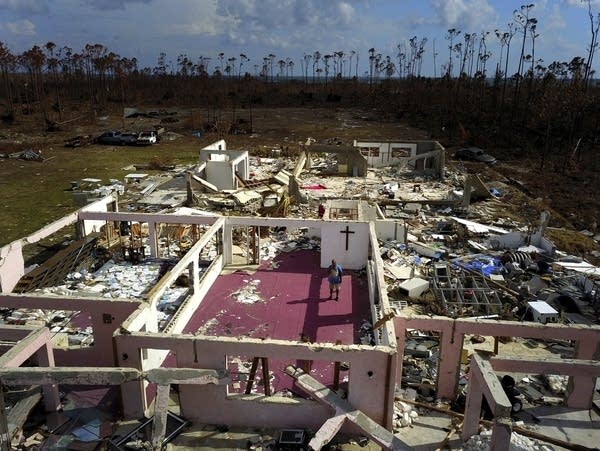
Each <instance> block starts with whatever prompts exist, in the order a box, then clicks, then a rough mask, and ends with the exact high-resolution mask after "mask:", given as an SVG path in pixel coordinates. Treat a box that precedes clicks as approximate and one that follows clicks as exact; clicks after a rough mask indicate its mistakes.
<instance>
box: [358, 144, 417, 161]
mask: <svg viewBox="0 0 600 451" xmlns="http://www.w3.org/2000/svg"><path fill="white" fill-rule="evenodd" d="M354 147H359V148H360V147H377V148H378V149H379V155H378V156H374V155H370V156H366V155H364V156H365V158H366V159H367V164H368V165H369V166H372V167H382V166H389V165H393V164H397V163H400V162H401V161H402V160H403V158H392V149H393V148H396V147H402V148H405V149H410V156H411V157H414V156H415V155H416V154H417V144H416V143H403V142H377V141H354Z"/></svg>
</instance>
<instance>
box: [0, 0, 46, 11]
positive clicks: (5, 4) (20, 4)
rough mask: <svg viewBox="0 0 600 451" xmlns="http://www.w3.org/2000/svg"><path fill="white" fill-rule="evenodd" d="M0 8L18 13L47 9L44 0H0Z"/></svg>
mask: <svg viewBox="0 0 600 451" xmlns="http://www.w3.org/2000/svg"><path fill="white" fill-rule="evenodd" d="M0 10H8V11H15V12H19V13H28V14H30V13H34V14H37V13H44V12H47V11H48V3H47V1H46V0H0Z"/></svg>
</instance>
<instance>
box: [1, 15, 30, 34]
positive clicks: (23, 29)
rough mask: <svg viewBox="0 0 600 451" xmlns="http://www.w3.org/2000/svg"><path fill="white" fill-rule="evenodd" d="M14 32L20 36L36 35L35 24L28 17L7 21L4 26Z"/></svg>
mask: <svg viewBox="0 0 600 451" xmlns="http://www.w3.org/2000/svg"><path fill="white" fill-rule="evenodd" d="M3 28H6V29H7V30H8V31H9V32H11V33H12V34H16V35H20V36H35V25H34V24H33V22H31V21H30V20H28V19H23V20H17V21H16V22H6V23H5V24H4V27H3Z"/></svg>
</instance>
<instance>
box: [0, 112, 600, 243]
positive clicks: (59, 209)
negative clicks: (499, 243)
mask: <svg viewBox="0 0 600 451" xmlns="http://www.w3.org/2000/svg"><path fill="white" fill-rule="evenodd" d="M177 111H178V115H177V118H178V119H179V121H178V122H176V123H173V124H167V125H166V129H167V131H168V132H174V133H176V134H177V135H176V136H177V139H174V140H163V141H161V142H160V143H159V144H157V145H155V146H151V147H114V146H101V145H90V146H86V147H80V148H75V149H72V148H66V147H64V146H63V142H64V140H65V139H67V138H69V137H72V136H75V135H82V134H90V135H93V136H97V135H99V134H100V133H101V132H102V131H104V130H108V129H112V128H120V129H133V130H136V129H137V130H139V129H144V128H148V127H149V126H150V125H152V124H153V123H156V119H154V120H151V119H139V118H138V119H127V120H126V123H125V126H124V127H123V119H122V118H121V117H120V116H119V115H118V112H114V114H112V115H110V116H107V117H105V118H96V119H93V120H92V119H84V120H82V121H74V122H73V123H70V124H69V125H68V126H66V127H65V129H63V130H61V131H60V132H56V133H46V132H45V131H44V130H42V129H41V124H40V122H39V120H38V121H37V122H34V119H33V118H26V119H22V118H20V120H19V122H17V123H16V124H14V125H13V126H11V127H10V128H8V129H7V128H6V127H5V128H4V129H2V130H0V153H4V154H8V153H12V152H16V151H20V150H23V149H29V148H31V149H34V150H41V151H42V156H43V157H44V158H45V161H43V162H37V161H23V160H17V159H5V158H3V159H0V207H1V209H2V213H1V214H0V231H1V232H0V245H4V244H7V243H9V242H11V241H13V240H15V239H18V238H20V237H23V236H26V235H28V234H30V233H32V232H34V231H36V230H38V229H39V228H40V227H42V226H44V225H46V224H49V223H50V222H52V221H54V220H56V219H58V218H60V217H62V216H64V215H66V214H68V213H70V212H72V211H74V210H75V207H74V205H73V202H72V199H71V193H70V192H69V191H68V189H69V188H70V186H71V181H77V180H80V179H82V178H87V177H89V178H98V179H102V180H103V181H105V182H108V181H109V179H111V178H113V179H119V180H123V177H124V176H125V175H126V174H127V173H128V172H130V171H131V170H130V169H125V168H127V167H131V165H133V164H148V163H149V162H150V161H151V160H153V159H155V158H156V159H159V160H161V161H163V162H168V163H170V164H175V165H189V164H192V163H194V162H195V161H197V158H198V152H199V150H200V149H201V148H202V147H203V146H205V145H207V144H209V143H211V142H213V141H215V140H217V139H218V138H219V136H218V135H217V134H216V133H204V134H203V135H202V136H201V137H200V138H197V137H194V136H193V135H192V133H191V132H192V130H194V129H197V128H199V127H200V125H201V123H202V122H205V121H206V120H207V119H208V116H207V112H206V111H203V110H200V109H195V110H194V111H193V113H192V112H191V111H190V110H177ZM211 114H212V113H211ZM235 114H236V117H237V118H239V117H242V118H244V119H246V120H250V116H249V115H250V112H249V111H248V110H238V111H236V112H235ZM73 115H75V112H73ZM233 119H234V117H233V112H232V111H229V112H222V113H221V115H220V121H221V122H223V123H227V122H228V121H233ZM252 123H253V130H254V132H255V133H254V134H253V135H226V136H224V138H225V139H226V141H227V146H228V148H230V149H245V150H248V151H249V152H250V153H251V154H262V155H266V154H268V153H269V151H270V149H272V148H273V147H275V146H280V147H281V148H282V149H283V150H284V152H283V153H284V154H287V155H294V154H295V153H296V152H298V151H299V150H300V148H301V145H300V143H303V142H305V141H306V139H307V138H309V137H312V138H315V139H317V140H319V141H320V142H325V141H326V140H328V139H335V140H336V141H341V142H343V143H344V145H352V142H353V140H354V139H375V140H377V139H381V140H385V139H388V140H391V139H399V138H403V139H408V140H410V139H429V137H428V136H427V135H426V133H425V132H424V131H422V130H419V129H416V128H413V127H410V126H408V125H407V124H405V123H402V122H397V121H387V120H377V117H376V116H375V113H374V112H371V111H361V110H353V109H335V108H269V109H266V108H265V109H254V110H253V112H252ZM443 144H446V145H448V143H443ZM450 153H451V150H450V151H449V152H448V154H450ZM496 156H499V157H500V160H501V161H502V158H501V155H496ZM448 164H449V165H452V164H453V162H452V161H451V160H448ZM531 164H533V163H532V162H529V163H528V162H526V161H518V162H504V163H501V164H498V165H496V167H495V168H489V167H486V166H485V165H480V166H477V167H476V170H477V171H481V172H482V173H483V174H484V175H486V177H487V179H489V180H499V179H502V177H503V175H502V174H503V173H506V174H508V175H511V176H515V174H517V176H518V177H519V179H520V180H523V181H524V182H526V183H528V186H529V187H530V188H533V189H532V191H533V195H534V196H540V199H542V201H543V202H544V203H546V204H547V205H548V206H550V207H552V208H554V210H555V213H553V215H554V219H553V220H556V219H560V221H559V223H557V224H555V225H557V226H561V227H563V226H565V225H566V226H567V227H568V224H569V223H570V222H571V220H572V219H576V216H578V213H580V212H582V211H584V212H585V211H587V212H589V210H587V209H586V210H582V209H581V208H578V205H580V200H578V202H575V201H574V199H575V198H577V199H580V193H579V192H578V187H577V186H576V185H575V183H576V181H574V180H572V179H569V180H568V182H570V183H571V184H573V185H572V186H571V189H569V190H565V189H561V187H564V186H565V185H564V184H562V185H561V183H558V182H559V179H558V178H555V182H556V183H553V184H552V185H551V186H549V185H547V184H543V183H542V182H543V180H540V178H539V177H537V175H538V174H537V172H536V171H531V170H530V168H531ZM143 172H150V173H151V172H152V171H147V170H144V171H143ZM594 176H595V177H596V178H597V174H595V175H594ZM565 183H567V182H565ZM551 187H554V188H556V189H555V190H554V192H552V194H551V197H548V195H549V190H550V188H551ZM585 192H586V193H587V195H586V197H587V199H588V203H589V202H590V201H591V199H592V198H593V197H592V196H591V192H590V189H589V187H588V188H587V189H586V190H585ZM594 193H595V191H594ZM592 205H595V204H590V207H591V206H592ZM506 207H507V208H510V205H506ZM568 208H571V209H572V211H569V210H567V209H568ZM594 208H595V207H594ZM566 213H569V214H568V215H567V214H566ZM592 213H593V212H592ZM596 213H597V212H596ZM515 214H519V212H518V211H515ZM576 222H578V223H584V224H585V221H584V220H580V221H576ZM580 227H581V226H580ZM579 237H580V236H579V235H578V236H577V238H579ZM581 237H583V236H581ZM583 238H585V237H583ZM564 241H571V240H564ZM572 241H574V242H575V241H576V246H575V245H574V246H573V247H574V249H573V250H574V251H577V254H578V255H581V250H582V248H584V249H585V250H586V251H587V252H585V253H588V252H589V251H590V250H592V249H599V248H600V247H599V246H598V245H597V243H594V242H593V241H592V240H590V239H589V238H585V240H584V241H585V243H584V244H582V242H581V240H579V239H577V240H572ZM565 244H566V243H565Z"/></svg>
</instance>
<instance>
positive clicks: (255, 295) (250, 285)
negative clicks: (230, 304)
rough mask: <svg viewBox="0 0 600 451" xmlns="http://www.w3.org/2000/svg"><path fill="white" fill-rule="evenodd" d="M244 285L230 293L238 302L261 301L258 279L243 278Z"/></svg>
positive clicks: (252, 302) (251, 302)
mask: <svg viewBox="0 0 600 451" xmlns="http://www.w3.org/2000/svg"><path fill="white" fill-rule="evenodd" d="M244 283H245V284H246V285H244V286H243V287H242V288H240V289H239V290H237V291H235V292H233V293H232V294H231V295H232V296H233V297H234V298H236V299H237V301H238V302H241V303H243V304H255V303H257V302H260V301H262V298H261V297H260V294H259V292H258V285H259V284H260V280H258V279H255V280H248V279H244Z"/></svg>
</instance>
